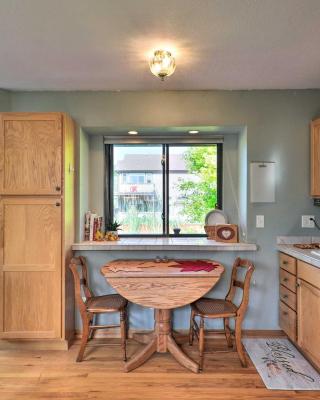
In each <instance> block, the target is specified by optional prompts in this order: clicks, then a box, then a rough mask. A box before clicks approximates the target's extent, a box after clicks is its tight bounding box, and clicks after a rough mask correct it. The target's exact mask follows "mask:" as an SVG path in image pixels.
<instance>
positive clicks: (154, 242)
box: [72, 237, 320, 261]
mask: <svg viewBox="0 0 320 400" xmlns="http://www.w3.org/2000/svg"><path fill="white" fill-rule="evenodd" d="M72 250H80V251H81V250H82V251H87V250H89V251H94V250H96V251H123V250H130V251H132V250H171V251H176V250H178V251H181V250H182V251H256V250H257V245H256V244H254V243H220V242H216V241H215V240H208V239H207V238H205V237H193V238H190V237H181V238H180V237H170V238H122V239H121V240H118V241H116V242H111V241H110V242H109V241H103V242H96V241H94V242H79V243H74V244H73V245H72ZM319 261H320V259H319Z"/></svg>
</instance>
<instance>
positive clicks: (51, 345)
mask: <svg viewBox="0 0 320 400" xmlns="http://www.w3.org/2000/svg"><path fill="white" fill-rule="evenodd" d="M141 332H145V333H151V332H152V330H151V329H150V330H141V329H129V332H128V336H129V338H132V336H133V334H134V333H141ZM177 332H178V333H180V334H181V335H187V334H188V330H186V329H180V330H177ZM221 335H223V331H222V330H212V329H208V330H207V331H206V336H207V337H209V338H218V337H221ZM81 337H82V332H81V331H80V330H76V332H75V336H74V337H73V338H69V339H68V340H62V339H0V350H10V349H11V350H19V349H20V350H22V349H23V350H68V349H69V347H70V346H71V344H72V343H73V342H74V341H75V340H76V341H78V340H80V339H81ZM242 337H256V338H259V337H260V338H263V337H286V334H285V333H284V332H283V331H282V330H266V329H261V330H259V329H249V330H248V329H244V330H243V331H242ZM94 338H95V339H119V338H120V329H119V328H110V329H105V330H97V331H96V332H95V335H94Z"/></svg>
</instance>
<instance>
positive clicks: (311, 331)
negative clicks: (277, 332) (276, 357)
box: [298, 271, 320, 366]
mask: <svg viewBox="0 0 320 400" xmlns="http://www.w3.org/2000/svg"><path fill="white" fill-rule="evenodd" d="M319 273H320V271H319ZM319 330H320V288H317V287H315V286H313V285H311V284H310V283H308V282H305V281H304V280H302V279H299V280H298V345H299V346H300V347H301V348H302V350H304V351H305V352H306V354H307V355H308V356H309V357H310V358H311V360H312V361H314V363H316V364H317V365H318V366H320V335H319Z"/></svg>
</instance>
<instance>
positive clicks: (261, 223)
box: [256, 215, 264, 228]
mask: <svg viewBox="0 0 320 400" xmlns="http://www.w3.org/2000/svg"><path fill="white" fill-rule="evenodd" d="M256 228H264V215H256Z"/></svg>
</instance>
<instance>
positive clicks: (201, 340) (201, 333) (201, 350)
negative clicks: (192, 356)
mask: <svg viewBox="0 0 320 400" xmlns="http://www.w3.org/2000/svg"><path fill="white" fill-rule="evenodd" d="M199 328H200V331H199V353H200V362H199V370H200V371H202V370H203V357H204V354H203V353H204V318H203V317H200V327H199Z"/></svg>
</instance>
